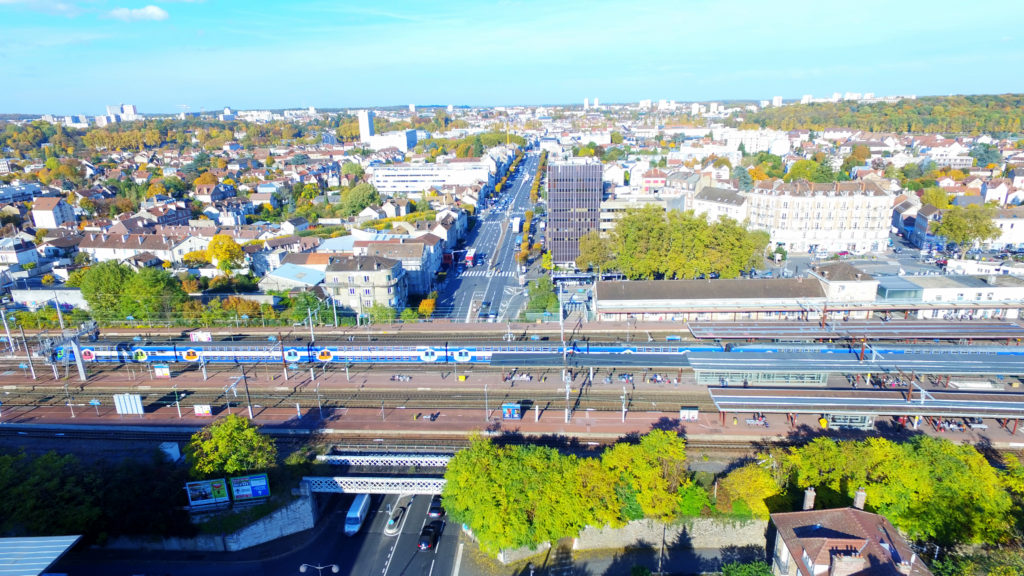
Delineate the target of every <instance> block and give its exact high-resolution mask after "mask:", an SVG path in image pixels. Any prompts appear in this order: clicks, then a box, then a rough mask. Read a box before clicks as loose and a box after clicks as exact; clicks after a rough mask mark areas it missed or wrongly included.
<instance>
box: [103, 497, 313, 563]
mask: <svg viewBox="0 0 1024 576" xmlns="http://www.w3.org/2000/svg"><path fill="white" fill-rule="evenodd" d="M303 492H304V493H302V494H300V495H299V496H298V498H296V499H295V500H293V501H292V502H291V503H290V504H288V505H287V506H285V507H283V508H279V509H278V510H276V511H274V512H273V513H271V514H269V515H268V516H265V517H263V518H260V519H259V520H257V521H255V522H253V523H252V524H250V525H248V526H246V527H244V528H242V529H241V530H238V531H237V532H235V533H233V534H223V535H220V534H218V535H202V536H197V537H195V538H156V539H147V538H128V537H120V538H114V539H112V540H111V541H110V542H109V543H108V544H107V547H108V548H112V549H122V550H123V549H131V550H174V551H189V552H235V551H238V550H245V549H246V548H251V547H253V546H257V545H259V544H263V543H266V542H270V541H271V540H275V539H277V538H282V537H284V536H288V535H290V534H295V533H296V532H301V531H303V530H309V529H310V528H313V526H314V525H315V524H316V517H317V510H316V504H315V500H314V498H313V496H312V494H310V493H309V492H308V491H303Z"/></svg>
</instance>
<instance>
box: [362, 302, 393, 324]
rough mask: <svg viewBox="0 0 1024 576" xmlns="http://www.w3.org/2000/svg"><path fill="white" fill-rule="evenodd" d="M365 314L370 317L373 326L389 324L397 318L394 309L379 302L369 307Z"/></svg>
mask: <svg viewBox="0 0 1024 576" xmlns="http://www.w3.org/2000/svg"><path fill="white" fill-rule="evenodd" d="M365 313H366V315H367V316H369V317H370V322H373V323H374V324H390V323H392V322H394V321H395V318H396V317H397V316H398V314H397V313H396V312H395V309H394V308H392V307H391V306H388V305H387V304H381V303H380V302H377V303H376V304H374V305H373V306H370V308H369V309H368V310H366V312H365Z"/></svg>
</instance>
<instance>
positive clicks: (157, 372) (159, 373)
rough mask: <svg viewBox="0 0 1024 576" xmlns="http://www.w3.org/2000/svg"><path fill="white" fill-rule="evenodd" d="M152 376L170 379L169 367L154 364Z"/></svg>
mask: <svg viewBox="0 0 1024 576" xmlns="http://www.w3.org/2000/svg"><path fill="white" fill-rule="evenodd" d="M153 375H154V376H155V377H157V378H170V377H171V367H170V366H169V365H167V364H154V365H153Z"/></svg>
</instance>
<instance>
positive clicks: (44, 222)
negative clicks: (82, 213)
mask: <svg viewBox="0 0 1024 576" xmlns="http://www.w3.org/2000/svg"><path fill="white" fill-rule="evenodd" d="M32 221H33V222H35V225H36V228H59V227H61V226H74V225H75V222H76V221H77V220H76V219H75V211H74V209H73V208H71V206H70V205H69V204H68V203H67V202H65V201H64V199H63V198H54V197H45V198H36V200H35V202H33V203H32Z"/></svg>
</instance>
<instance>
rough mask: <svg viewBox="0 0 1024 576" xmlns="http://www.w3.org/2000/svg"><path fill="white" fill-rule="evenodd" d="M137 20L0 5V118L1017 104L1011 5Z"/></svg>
mask: <svg viewBox="0 0 1024 576" xmlns="http://www.w3.org/2000/svg"><path fill="white" fill-rule="evenodd" d="M152 2H153V3H152V4H143V3H139V4H132V3H128V2H121V1H120V0H117V1H109V0H94V1H89V2H83V1H63V2H51V1H47V0H0V21H2V22H3V24H0V38H2V39H0V77H4V78H6V79H7V83H8V86H9V88H10V89H9V90H7V91H5V92H3V93H0V112H3V113H39V114H42V113H54V114H87V115H90V116H92V115H96V114H101V113H102V112H103V110H105V107H106V106H107V105H110V104H116V103H119V102H131V103H134V104H136V105H137V106H138V109H139V111H140V112H142V113H176V112H180V111H182V110H183V109H185V108H184V107H185V106H187V107H188V109H189V110H190V111H199V110H215V109H218V108H223V107H225V106H231V107H232V108H237V109H252V108H257V109H260V108H272V109H278V108H299V107H307V106H315V107H317V108H357V107H380V106H391V105H400V104H406V103H417V104H438V105H444V104H455V105H479V106H496V105H514V104H581V103H582V101H583V98H588V97H589V98H591V99H593V98H599V99H600V100H601V102H602V103H613V102H635V101H638V100H642V99H655V100H657V99H659V98H665V99H674V100H677V101H714V100H719V101H721V100H739V99H743V100H769V99H771V98H772V97H773V96H778V95H781V96H783V97H784V98H785V99H787V100H793V99H799V98H800V97H801V96H802V95H804V94H813V95H815V96H820V97H825V96H829V95H831V94H832V93H833V92H840V93H843V92H873V93H875V94H877V95H879V96H884V95H896V94H917V95H919V96H923V95H945V94H951V93H957V94H976V93H1006V92H1021V91H1024V80H1022V79H1021V78H1020V77H1019V76H1018V75H1014V74H1012V73H1009V72H1008V71H1011V70H1013V69H1015V67H1016V66H1015V64H1016V63H1017V62H1019V61H1021V59H1022V58H1024V49H1021V48H1020V47H1019V42H1015V40H1018V39H1019V34H1020V33H1019V32H1017V31H1015V30H1000V29H997V28H995V27H993V26H992V18H993V16H994V15H999V14H1009V13H1012V10H1011V9H1012V8H1013V4H1012V3H1010V2H1009V1H1008V0H981V1H980V2H977V3H975V4H974V5H973V6H972V10H970V11H963V10H961V9H960V7H961V6H960V5H959V4H957V3H954V2H938V3H935V2H932V3H928V4H927V5H926V4H925V3H923V2H906V3H898V4H896V5H891V4H889V3H885V2H880V1H876V2H871V1H869V2H864V3H861V4H860V5H859V6H858V10H857V11H849V10H848V11H842V12H841V11H837V10H836V9H834V8H833V7H832V6H830V5H818V4H815V3H802V2H782V3H773V4H766V3H759V2H756V1H753V0H750V1H747V0H743V1H736V2H728V3H723V2H711V1H692V2H687V3H685V4H684V5H682V6H677V5H676V3H671V2H649V3H645V4H643V5H640V6H632V5H630V6H626V5H622V4H620V3H613V2H588V3H582V2H567V3H559V4H558V5H555V6H550V5H543V4H540V3H536V2H497V3H490V4H481V3H471V2H445V3H443V4H440V5H431V6H430V7H429V8H425V7H423V6H421V5H419V4H416V3H409V2H396V3H392V4H390V5H389V6H387V7H381V8H378V7H363V6H356V5H352V4H338V5H334V4H331V3H324V2H309V1H307V2H299V3H295V4H291V5H289V6H288V7H287V8H281V7H277V6H271V5H269V3H267V4H264V3H259V2H251V3H245V4H242V3H235V2H227V3H224V2H216V1H212V0H211V1H206V2H203V1H198V2H190V1H180V0H179V1H162V0H152ZM154 88H158V89H154Z"/></svg>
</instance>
